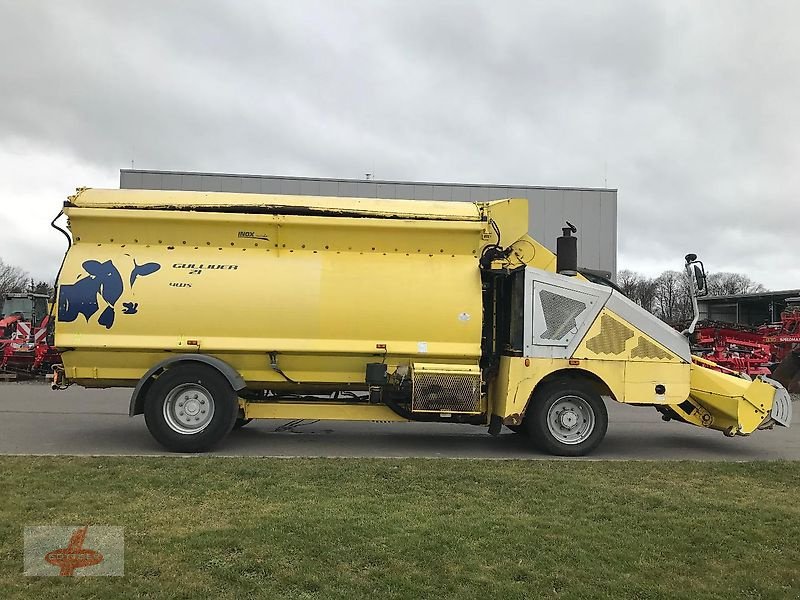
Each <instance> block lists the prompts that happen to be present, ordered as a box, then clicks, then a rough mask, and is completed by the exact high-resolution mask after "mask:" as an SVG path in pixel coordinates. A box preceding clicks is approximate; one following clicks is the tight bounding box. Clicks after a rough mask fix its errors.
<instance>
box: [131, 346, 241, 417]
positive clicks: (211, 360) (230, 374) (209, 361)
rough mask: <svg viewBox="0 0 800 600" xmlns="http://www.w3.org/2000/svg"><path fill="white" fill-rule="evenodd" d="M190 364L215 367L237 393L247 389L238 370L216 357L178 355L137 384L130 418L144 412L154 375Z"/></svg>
mask: <svg viewBox="0 0 800 600" xmlns="http://www.w3.org/2000/svg"><path fill="white" fill-rule="evenodd" d="M189 362H196V363H201V364H204V365H209V366H211V367H214V368H215V369H216V370H217V371H219V372H220V373H222V375H223V376H224V377H225V379H227V380H228V383H230V384H231V387H232V388H233V389H234V391H236V392H238V391H239V390H242V389H244V388H245V387H247V384H246V383H245V381H244V379H243V378H242V376H241V375H239V373H238V371H237V370H236V369H234V368H233V367H232V366H230V365H229V364H228V363H226V362H225V361H223V360H220V359H219V358H217V357H215V356H209V355H208V354H178V355H177V356H171V357H169V358H167V359H165V360H162V361H161V362H160V363H158V364H157V365H156V366H154V367H153V368H151V369H150V370H149V371H147V373H145V374H144V377H142V378H141V379H140V380H139V382H138V383H137V384H136V387H135V388H134V389H133V395H132V396H131V404H130V407H129V408H128V416H129V417H135V416H136V415H140V414H142V413H143V412H144V397H145V392H146V391H147V388H148V387H150V383H151V382H152V381H153V375H155V374H156V373H159V372H161V371H163V370H165V369H167V368H169V367H173V366H175V365H177V364H182V363H189Z"/></svg>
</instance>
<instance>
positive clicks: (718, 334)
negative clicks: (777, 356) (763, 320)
mask: <svg viewBox="0 0 800 600" xmlns="http://www.w3.org/2000/svg"><path fill="white" fill-rule="evenodd" d="M692 341H693V346H692V352H693V353H694V354H698V355H700V356H702V357H703V358H707V359H708V360H710V361H713V362H715V363H717V364H718V365H720V366H722V367H725V368H726V369H731V370H733V371H740V372H743V373H747V374H748V375H751V376H755V375H769V374H770V373H771V372H772V369H771V366H772V364H773V362H774V361H773V360H772V349H771V347H770V345H769V344H768V343H766V342H765V341H764V336H763V334H761V333H759V332H758V330H757V329H756V328H755V327H748V326H747V325H734V324H732V323H717V322H713V321H701V322H700V323H698V324H697V327H696V328H695V330H694V337H693V340H692Z"/></svg>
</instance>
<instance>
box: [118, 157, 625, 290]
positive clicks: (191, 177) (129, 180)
mask: <svg viewBox="0 0 800 600" xmlns="http://www.w3.org/2000/svg"><path fill="white" fill-rule="evenodd" d="M119 185H120V188H122V189H147V190H190V191H203V192H242V193H254V194H292V195H306V196H340V197H342V196H343V197H354V198H399V199H407V200H449V201H462V202H475V201H486V200H501V199H504V198H527V199H528V201H529V205H530V216H529V224H528V232H529V233H530V235H531V236H532V237H533V238H535V239H536V240H538V241H539V242H541V243H542V244H544V245H545V246H547V247H548V248H550V249H551V250H555V242H556V237H558V236H559V235H560V234H561V227H563V226H564V221H570V222H571V223H573V224H574V225H575V226H576V227H577V228H578V240H579V241H578V262H579V266H580V267H582V268H585V269H592V270H595V271H599V272H603V273H605V274H606V275H608V276H611V277H616V274H617V190H614V189H605V188H572V187H543V186H524V185H483V184H470V183H435V182H416V181H382V180H375V179H368V180H367V179H327V178H313V177H287V176H275V175H238V174H229V173H191V172H180V171H151V170H140V169H123V170H121V171H120V182H119Z"/></svg>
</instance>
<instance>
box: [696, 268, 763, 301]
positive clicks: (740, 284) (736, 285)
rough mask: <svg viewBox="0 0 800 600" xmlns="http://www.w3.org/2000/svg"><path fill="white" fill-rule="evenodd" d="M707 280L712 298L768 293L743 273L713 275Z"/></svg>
mask: <svg viewBox="0 0 800 600" xmlns="http://www.w3.org/2000/svg"><path fill="white" fill-rule="evenodd" d="M707 279H708V293H709V294H710V295H712V296H732V295H735V294H752V293H755V292H764V291H766V288H765V287H764V286H763V285H761V284H760V283H757V282H755V281H753V280H752V279H750V278H749V277H748V276H747V275H742V274H741V273H711V274H709V275H708V278H707Z"/></svg>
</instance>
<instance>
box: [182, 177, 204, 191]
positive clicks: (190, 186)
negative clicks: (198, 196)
mask: <svg viewBox="0 0 800 600" xmlns="http://www.w3.org/2000/svg"><path fill="white" fill-rule="evenodd" d="M183 189H184V190H187V191H190V192H202V191H203V177H202V176H200V175H184V176H183Z"/></svg>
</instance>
